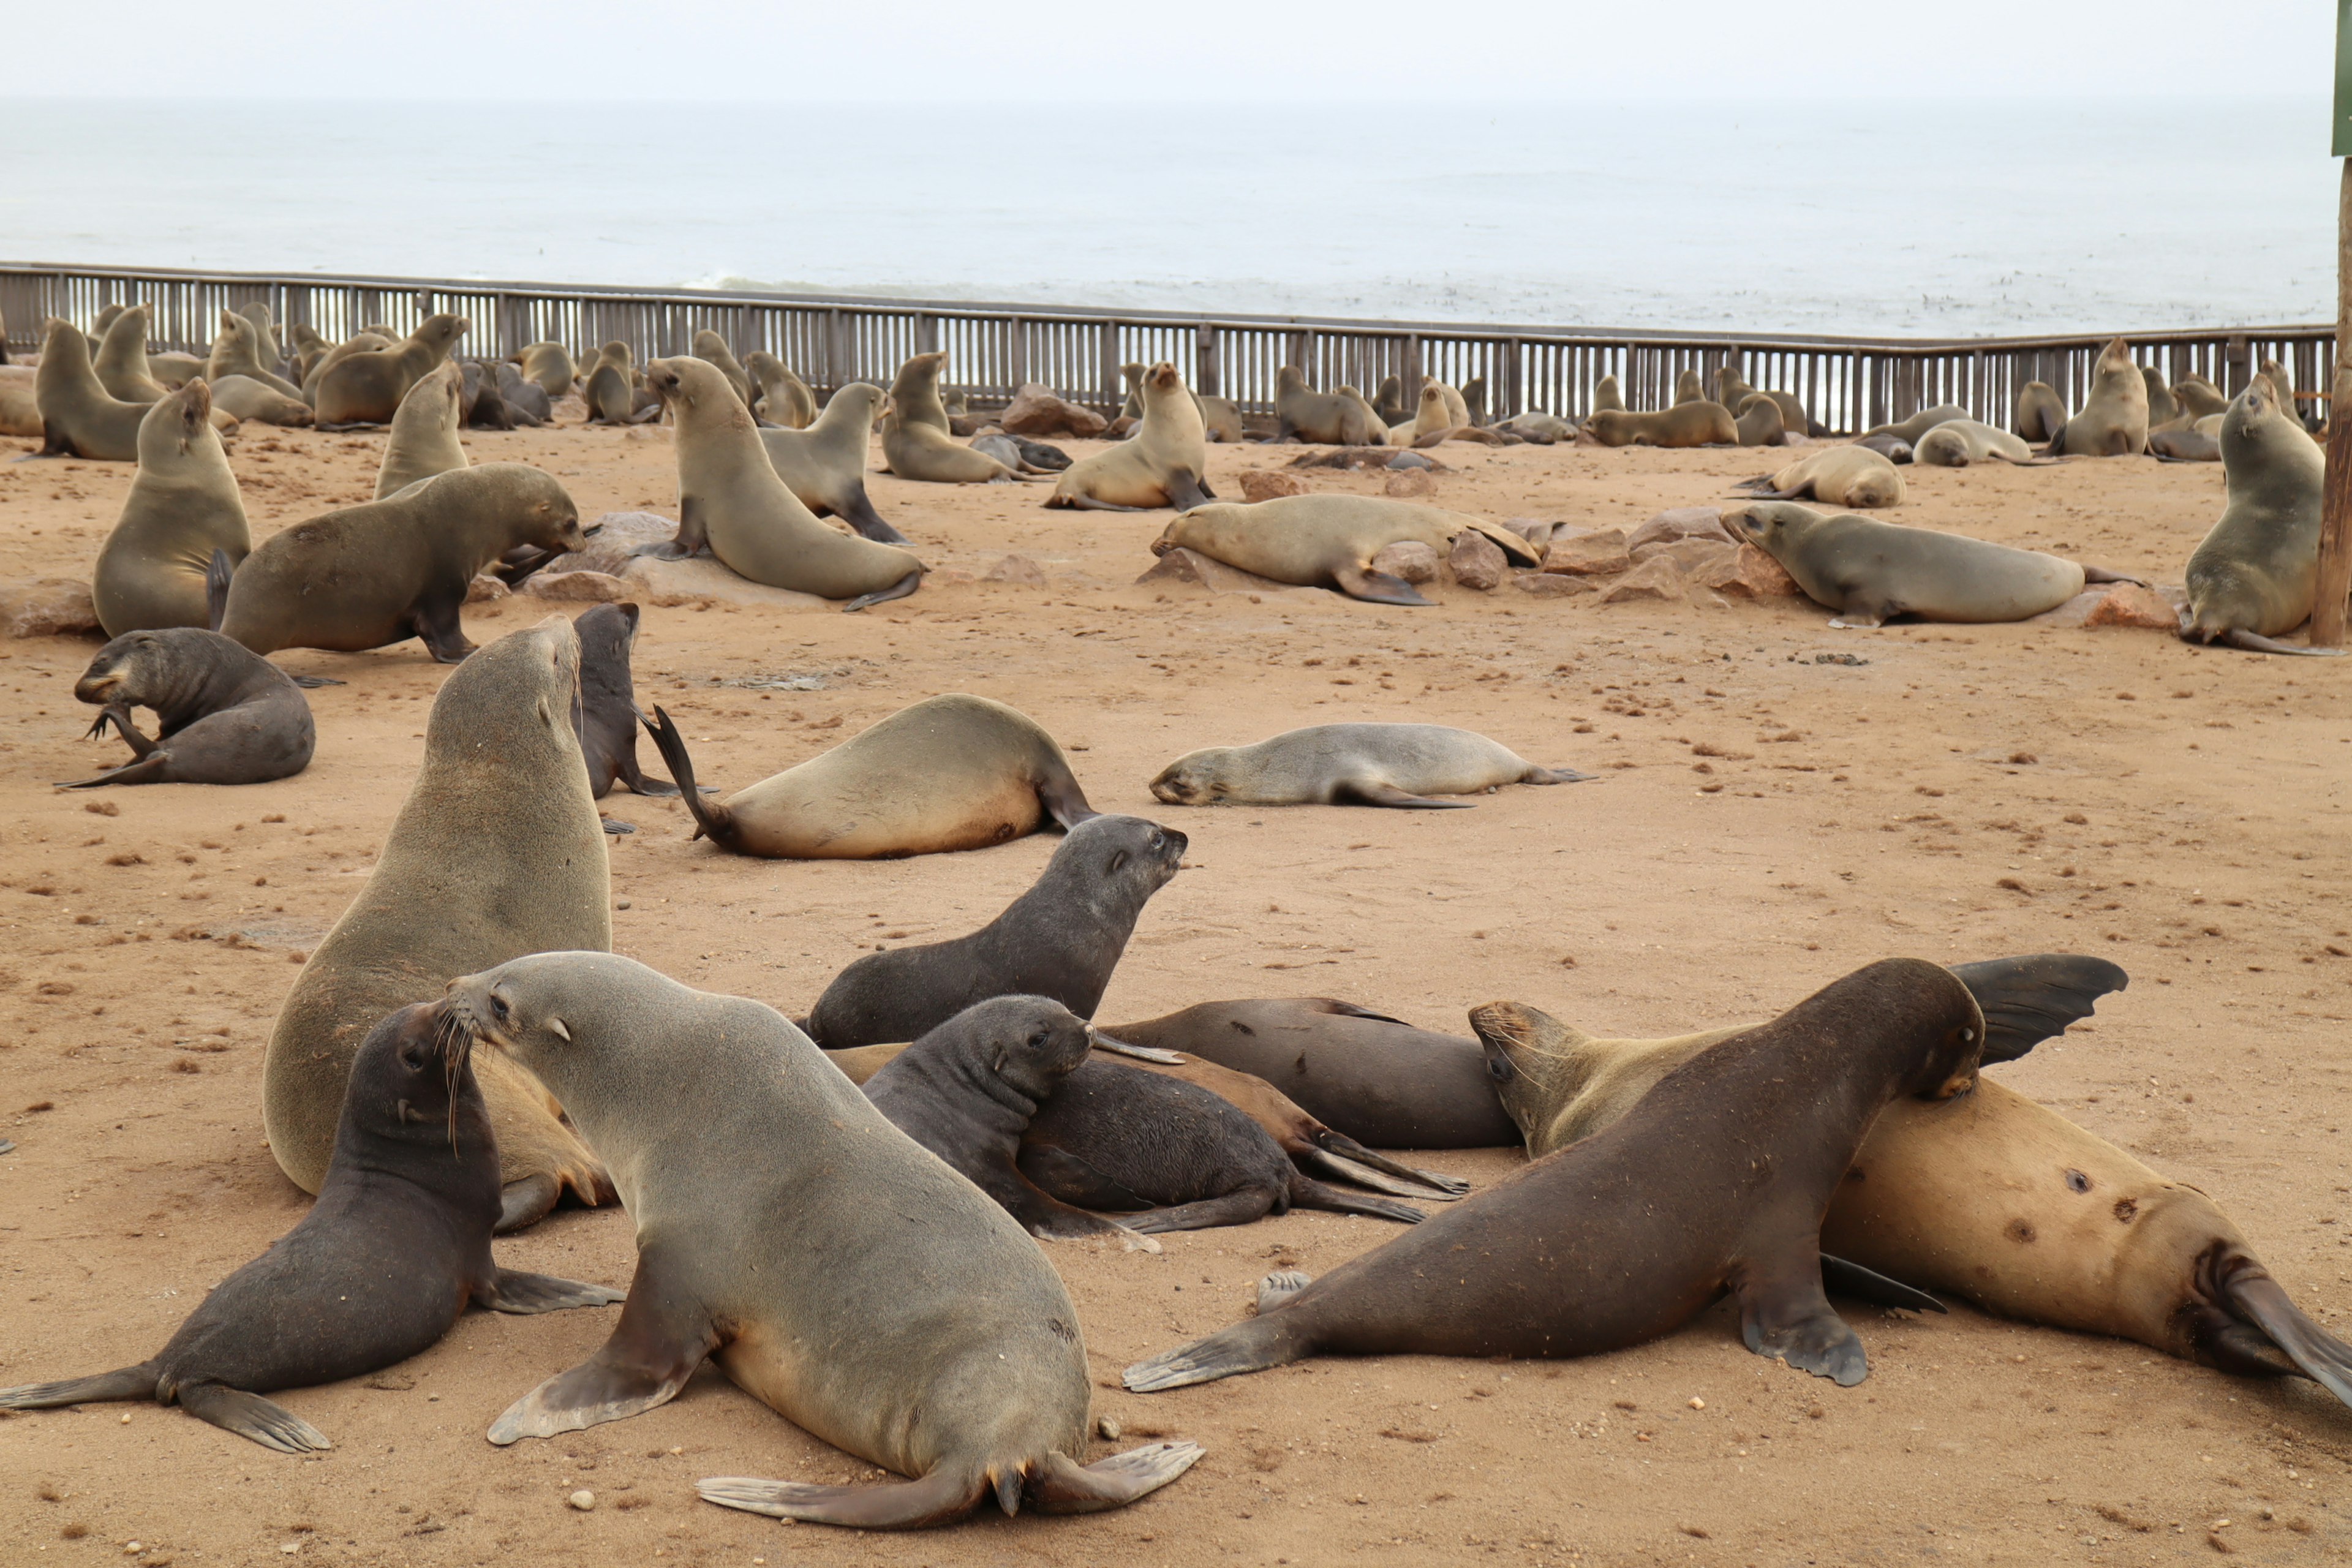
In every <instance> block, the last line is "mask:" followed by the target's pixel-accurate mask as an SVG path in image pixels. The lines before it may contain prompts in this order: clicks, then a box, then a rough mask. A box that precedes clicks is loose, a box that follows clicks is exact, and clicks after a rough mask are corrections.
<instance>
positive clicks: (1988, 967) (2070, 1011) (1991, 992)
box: [1951, 952, 2131, 1063]
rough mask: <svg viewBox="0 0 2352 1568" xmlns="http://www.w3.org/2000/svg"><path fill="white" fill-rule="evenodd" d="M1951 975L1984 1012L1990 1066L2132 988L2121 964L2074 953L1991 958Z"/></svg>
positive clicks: (2059, 1032) (2022, 1052) (1957, 966)
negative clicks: (2103, 999) (2109, 996)
mask: <svg viewBox="0 0 2352 1568" xmlns="http://www.w3.org/2000/svg"><path fill="white" fill-rule="evenodd" d="M1951 970H1952V973H1954V974H1956V975H1958V976H1959V981H1960V984H1963V985H1965V986H1967V987H1968V988H1969V994H1970V995H1972V996H1974V997H1975V998H1976V999H1977V1006H1978V1007H1979V1009H1981V1010H1982V1012H1983V1013H1984V1021H1985V1042H1984V1059H1985V1061H1987V1062H1988V1063H1990V1062H2012V1061H2015V1060H2016V1059H2017V1058H2020V1057H2021V1056H2023V1055H2025V1053H2026V1052H2028V1051H2030V1050H2032V1048H2033V1047H2035V1046H2038V1045H2040V1044H2041V1043H2042V1041H2044V1040H2046V1039H2049V1038H2050V1037H2053V1036H2054V1035H2063V1034H2064V1033H2065V1032H2066V1027H2067V1026H2068V1025H2070V1024H2077V1023H2080V1022H2081V1021H2082V1020H2084V1018H2087V1017H2089V1016H2091V1014H2092V1012H2093V1010H2094V1009H2095V1007H2096V1006H2097V1005H2098V1000H2099V998H2100V997H2102V996H2104V995H2105V994H2107V993H2108V992H2110V991H2121V990H2123V989H2124V988H2125V987H2126V986H2127V985H2129V984H2131V976H2130V975H2128V974H2126V973H2124V971H2123V967H2122V966H2121V965H2120V964H2115V963H2108V962H2107V961H2106V960H2105V959H2104V958H2093V957H2090V956H2089V955H2088V954H2085V953H2074V952H2037V953H2032V954H2030V955H2028V956H2026V957H2023V958H1993V959H1986V960H1983V961H1982V962H1979V963H1956V964H1953V965H1952V966H1951Z"/></svg>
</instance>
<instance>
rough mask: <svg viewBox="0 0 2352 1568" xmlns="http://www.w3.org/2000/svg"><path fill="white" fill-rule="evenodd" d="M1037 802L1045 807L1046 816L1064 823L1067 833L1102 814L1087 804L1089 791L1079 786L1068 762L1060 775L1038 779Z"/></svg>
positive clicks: (1064, 829)
mask: <svg viewBox="0 0 2352 1568" xmlns="http://www.w3.org/2000/svg"><path fill="white" fill-rule="evenodd" d="M1037 804H1038V805H1042V806H1044V807H1045V815H1046V816H1050V817H1052V818H1053V819H1054V820H1055V822H1058V823H1060V824H1061V825H1062V831H1063V832H1065V833H1066V832H1068V831H1069V830H1070V829H1071V828H1073V827H1076V826H1077V825H1078V824H1079V823H1081V822H1091V821H1093V820H1094V819H1095V818H1096V817H1097V816H1101V815H1102V813H1101V812H1099V811H1097V810H1096V809H1095V808H1094V807H1093V806H1091V805H1088V804H1087V792H1086V791H1085V790H1084V789H1081V788H1080V787H1079V786H1078V780H1077V776H1076V774H1075V773H1071V772H1070V768H1069V764H1068V763H1063V764H1062V771H1061V773H1060V776H1058V777H1048V778H1042V779H1039V780H1038V781H1037Z"/></svg>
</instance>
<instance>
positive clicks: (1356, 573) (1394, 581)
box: [1331, 566, 1437, 605]
mask: <svg viewBox="0 0 2352 1568" xmlns="http://www.w3.org/2000/svg"><path fill="white" fill-rule="evenodd" d="M1331 580H1332V581H1333V582H1335V583H1337V584H1339V592H1341V593H1342V594H1345V595H1348V597H1349V598H1350V599H1361V600H1362V601H1363V602H1364V603H1366V604H1368V605H1433V604H1435V603H1436V602H1437V601H1436V600H1434V599H1429V598H1424V597H1423V596H1422V593H1421V590H1420V589H1418V588H1416V587H1414V586H1413V585H1412V584H1410V583H1408V582H1406V581H1405V580H1404V579H1403V578H1402V577H1391V576H1390V575H1389V574H1387V573H1385V572H1375V571H1373V570H1371V569H1370V567H1367V566H1338V567H1334V568H1332V571H1331Z"/></svg>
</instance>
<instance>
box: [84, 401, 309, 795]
mask: <svg viewBox="0 0 2352 1568" xmlns="http://www.w3.org/2000/svg"><path fill="white" fill-rule="evenodd" d="M178 395H179V394H177V393H174V394H173V396H178ZM74 697H75V698H76V700H79V701H83V702H94V703H98V704H100V705H101V709H100V713H99V716H98V718H97V719H96V720H95V721H92V722H91V724H90V727H89V732H90V735H91V736H92V737H93V738H94V737H97V736H100V735H103V734H104V733H106V727H107V726H108V725H109V724H112V725H113V726H114V729H115V731H116V732H117V733H118V734H120V735H121V737H122V739H123V741H124V742H125V743H126V744H128V745H129V746H130V748H131V761H130V762H128V763H123V764H122V765H121V767H118V768H113V769H110V771H108V772H106V773H100V774H99V776H98V777H96V778H94V779H83V780H81V781H80V782H79V783H78V784H61V785H59V786H58V787H59V788H61V789H94V788H96V787H97V786H99V785H100V784H266V783H268V781H269V780H271V779H282V778H288V777H290V776H291V775H293V774H295V773H300V772H301V771H302V770H303V769H304V768H306V767H308V766H310V751H311V748H312V746H313V745H314V744H315V743H316V742H317V731H316V728H315V727H314V725H313V724H312V722H311V719H310V703H309V702H308V701H306V700H304V699H303V696H302V690H301V688H299V687H298V686H296V685H295V684H294V680H293V678H292V677H291V676H289V675H288V674H287V673H286V672H285V671H284V670H282V669H280V668H278V667H277V666H276V665H274V664H272V663H270V662H269V661H268V659H266V658H262V657H261V656H260V655H259V654H257V653H254V652H252V651H251V650H250V649H248V648H247V647H245V646H244V645H243V644H241V643H237V642H234V641H231V640H230V639H229V638H227V637H223V636H221V635H220V634H219V633H218V632H208V631H200V630H198V629H197V628H196V627H194V626H164V627H158V628H155V629H153V630H150V631H137V632H126V633H125V634H123V635H122V636H121V637H116V638H115V639H114V640H113V641H112V642H110V643H108V644H107V645H106V646H105V647H102V648H100V649H99V650H98V657H97V658H94V659H92V660H90V664H89V668H88V669H86V670H84V671H83V672H82V677H81V679H79V680H78V681H76V682H74ZM133 708H147V709H152V710H153V711H154V714H155V720H156V729H155V738H154V739H153V740H152V741H151V740H149V739H148V738H147V737H146V736H144V735H142V734H141V733H140V732H139V727H138V726H137V725H136V724H134V723H133V722H132V721H131V710H132V709H133Z"/></svg>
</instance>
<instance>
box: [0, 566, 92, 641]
mask: <svg viewBox="0 0 2352 1568" xmlns="http://www.w3.org/2000/svg"><path fill="white" fill-rule="evenodd" d="M93 635H95V636H99V637H103V636H105V635H106V634H105V632H104V631H103V630H102V629H101V628H100V626H99V624H98V607H97V606H96V605H93V604H91V603H90V597H89V584H87V583H84V582H82V581H80V580H79V579H78V578H73V577H23V578H19V579H17V580H16V582H14V583H9V584H0V637H89V636H93Z"/></svg>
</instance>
